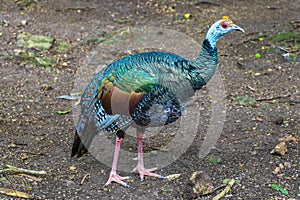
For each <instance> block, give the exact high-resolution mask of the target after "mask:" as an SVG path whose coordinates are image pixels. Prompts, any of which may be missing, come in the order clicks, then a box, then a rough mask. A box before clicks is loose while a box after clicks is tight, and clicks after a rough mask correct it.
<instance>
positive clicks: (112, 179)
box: [104, 172, 131, 187]
mask: <svg viewBox="0 0 300 200" xmlns="http://www.w3.org/2000/svg"><path fill="white" fill-rule="evenodd" d="M129 178H131V176H120V175H118V174H117V173H116V172H110V175H109V178H108V180H107V182H106V183H105V185H104V187H106V186H108V185H109V184H111V183H112V182H116V183H119V184H121V185H123V186H124V187H129V185H128V184H127V183H125V182H124V181H123V180H126V179H129Z"/></svg>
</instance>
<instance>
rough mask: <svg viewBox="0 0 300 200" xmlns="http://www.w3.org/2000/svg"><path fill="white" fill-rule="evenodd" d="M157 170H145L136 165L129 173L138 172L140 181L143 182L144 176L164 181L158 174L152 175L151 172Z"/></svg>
mask: <svg viewBox="0 0 300 200" xmlns="http://www.w3.org/2000/svg"><path fill="white" fill-rule="evenodd" d="M155 170H157V168H156V167H155V168H151V169H145V168H144V166H142V165H140V164H138V165H137V166H136V167H135V168H134V169H133V170H132V171H131V172H136V171H137V172H138V173H139V174H140V178H141V181H143V180H144V176H152V177H156V178H161V179H164V178H165V177H164V176H161V175H159V174H156V173H152V171H155Z"/></svg>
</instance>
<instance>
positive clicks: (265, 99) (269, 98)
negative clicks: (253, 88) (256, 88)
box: [255, 94, 291, 101]
mask: <svg viewBox="0 0 300 200" xmlns="http://www.w3.org/2000/svg"><path fill="white" fill-rule="evenodd" d="M290 96H291V95H290V94H287V95H279V96H275V97H266V98H260V99H255V100H256V101H270V100H275V99H283V98H287V97H290Z"/></svg>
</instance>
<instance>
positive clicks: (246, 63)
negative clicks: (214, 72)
mask: <svg viewBox="0 0 300 200" xmlns="http://www.w3.org/2000/svg"><path fill="white" fill-rule="evenodd" d="M299 10H300V2H299V1H296V0H295V1H283V0H278V1H271V0H266V1H258V0H250V1H243V0H237V1H228V0H225V1H219V0H214V1H200V0H193V1H185V0H181V1H176V0H162V1H158V0H146V1H115V0H112V1H96V0H84V1H72V0H64V1H58V0H55V1H48V0H47V1H35V0H19V1H17V0H16V1H3V0H2V1H0V11H1V14H0V27H1V28H0V41H1V45H0V75H1V76H0V77H1V79H0V86H1V87H0V108H1V112H0V127H1V129H0V135H1V137H0V169H1V168H3V169H4V168H5V165H7V164H10V165H13V166H16V167H21V168H25V169H32V170H45V171H46V172H47V174H46V175H42V176H37V177H36V176H34V177H26V176H24V175H20V174H14V173H8V172H6V173H1V174H0V187H3V188H9V189H15V190H18V191H22V192H26V193H28V194H30V195H32V198H34V199H195V198H198V199H212V197H214V196H216V195H217V194H218V193H220V192H221V191H222V190H223V189H224V184H223V181H224V179H235V180H237V182H236V183H235V184H234V185H233V187H232V188H231V190H230V191H229V192H228V193H227V194H226V195H225V197H224V199H278V200H279V199H299V198H300V191H299V187H300V185H299V184H300V183H299V164H300V163H299V142H298V141H299V136H300V120H299V119H300V109H299V102H300V98H299V97H300V92H299V89H300V88H299V86H300V64H299V58H300V53H299V51H300V46H299V42H300V36H299V27H300V21H299V20H300V15H299ZM185 14H191V15H190V16H189V15H185ZM223 15H228V16H229V17H230V18H231V19H232V20H233V21H234V22H235V23H236V24H238V25H240V26H241V27H243V28H244V29H245V31H246V33H245V34H240V33H232V34H229V35H226V36H225V37H224V38H223V39H222V40H221V41H219V42H218V51H219V62H220V66H219V71H220V73H221V75H222V79H223V82H224V85H225V88H226V106H227V111H226V120H225V124H224V128H223V131H222V135H221V137H220V138H219V140H218V142H217V144H216V146H215V148H214V149H213V150H212V151H211V152H210V153H209V154H208V156H207V157H206V158H204V159H199V157H198V152H199V148H200V146H201V143H202V141H203V138H204V135H205V131H206V130H207V123H208V121H209V118H208V117H209V114H205V113H204V114H202V115H201V119H200V121H201V122H200V125H199V128H198V130H195V134H196V133H197V136H196V137H195V139H194V141H193V143H192V145H191V146H190V147H189V148H188V149H187V151H186V152H185V153H184V154H183V155H182V156H181V157H180V158H179V159H177V160H176V161H174V162H173V163H172V164H171V165H169V166H166V167H164V168H162V169H160V170H158V173H160V174H162V175H168V174H181V176H180V177H179V178H177V179H175V180H171V181H168V180H160V179H154V178H146V180H144V181H143V182H141V181H140V180H139V178H138V175H136V174H132V179H131V180H129V181H128V182H129V184H130V187H129V188H125V187H122V186H120V185H118V184H111V185H109V186H108V187H107V188H106V189H103V188H102V186H103V184H104V183H105V182H106V180H107V178H108V176H109V173H110V168H109V167H108V166H106V165H105V164H103V163H101V162H100V161H98V160H97V159H95V158H94V157H93V156H92V155H91V154H87V155H85V156H83V157H82V158H80V159H76V158H72V159H71V158H70V153H71V147H72V142H73V134H74V129H75V126H74V123H73V115H72V114H74V113H72V112H71V113H68V114H58V113H57V111H58V110H68V109H71V108H72V104H73V103H74V102H71V101H67V100H62V99H57V97H58V96H60V95H65V94H70V93H71V92H72V90H73V85H74V81H75V74H76V71H77V70H79V69H80V67H81V66H82V65H83V63H84V62H85V60H86V58H87V57H88V56H89V55H90V54H91V52H92V51H93V49H95V47H97V45H99V43H101V41H102V40H100V39H97V38H99V37H102V38H105V37H106V36H107V35H109V34H111V33H114V32H115V31H117V30H120V29H121V28H126V27H137V26H151V27H160V28H165V29H172V30H176V31H178V32H182V33H184V34H186V35H188V36H190V37H192V38H194V39H195V40H196V41H198V42H199V43H200V42H201V41H202V40H203V38H204V37H205V33H206V31H207V30H208V28H209V26H210V24H211V23H212V22H214V21H216V20H218V19H220V18H221V17H222V16H223ZM24 32H27V33H30V34H33V35H43V36H50V37H52V38H55V40H56V41H65V42H67V43H69V44H70V45H71V49H68V50H67V51H65V52H59V51H55V50H54V49H53V48H51V49H48V50H40V49H36V48H34V49H27V48H24V47H22V46H18V45H17V36H18V35H19V34H21V33H24ZM279 33H287V34H286V36H283V35H278V34H279ZM276 36H277V37H276ZM21 50H22V51H32V52H35V53H36V54H37V55H39V56H42V57H43V56H44V57H51V58H55V59H56V60H57V63H55V64H53V65H52V66H50V67H44V66H41V64H36V63H34V62H33V61H32V59H28V57H26V56H25V57H24V56H20V53H19V52H20V51H21ZM116 53H117V54H118V55H122V54H123V53H124V52H116ZM287 53H289V55H291V56H290V57H287V56H286V57H284V56H282V55H283V54H286V55H287ZM182 56H184V55H182ZM195 56H196V55H195ZM200 93H201V95H203V98H202V99H203V102H200V105H201V106H202V108H203V109H204V110H205V109H206V108H207V107H209V97H208V96H207V89H206V88H204V89H203V90H202V91H201V92H200ZM239 97H244V99H246V100H249V99H250V101H251V100H253V99H254V100H256V101H253V102H250V103H249V102H248V103H247V102H246V103H245V105H242V104H243V102H239V101H237V99H238V98H239ZM248 97H251V98H252V99H251V98H248ZM125 139H126V138H125ZM129 139H130V137H129V138H128V140H129ZM154 140H155V138H154ZM281 140H284V142H285V144H286V148H287V152H286V154H285V155H283V156H280V155H276V154H271V153H270V152H271V151H272V149H274V147H275V146H276V145H277V144H279V143H280V141H281ZM134 142H135V141H133V144H135V143H134ZM150 144H151V141H150ZM133 148H136V146H135V145H134V146H133ZM146 150H148V151H151V145H148V146H146ZM120 159H122V158H120ZM194 171H203V173H204V174H205V175H206V177H209V179H210V182H211V183H212V184H213V185H214V191H213V192H212V193H210V194H207V195H204V196H199V197H197V195H196V194H195V193H194V191H193V187H194V185H193V183H191V181H190V180H189V178H190V176H191V174H192V173H193V172H194ZM120 174H121V175H127V173H123V172H121V173H120ZM272 184H275V186H274V185H273V187H272ZM276 186H278V187H276ZM276 188H277V189H276ZM1 190H2V189H0V199H14V197H10V196H8V195H5V194H1V193H2V192H1ZM16 199H17V198H16Z"/></svg>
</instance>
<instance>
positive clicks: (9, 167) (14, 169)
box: [0, 165, 47, 175]
mask: <svg viewBox="0 0 300 200" xmlns="http://www.w3.org/2000/svg"><path fill="white" fill-rule="evenodd" d="M5 167H6V168H7V169H2V170H0V173H4V172H13V173H24V174H32V175H45V174H47V172H46V171H43V170H42V171H35V170H29V169H23V168H18V167H15V166H12V165H5Z"/></svg>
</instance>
